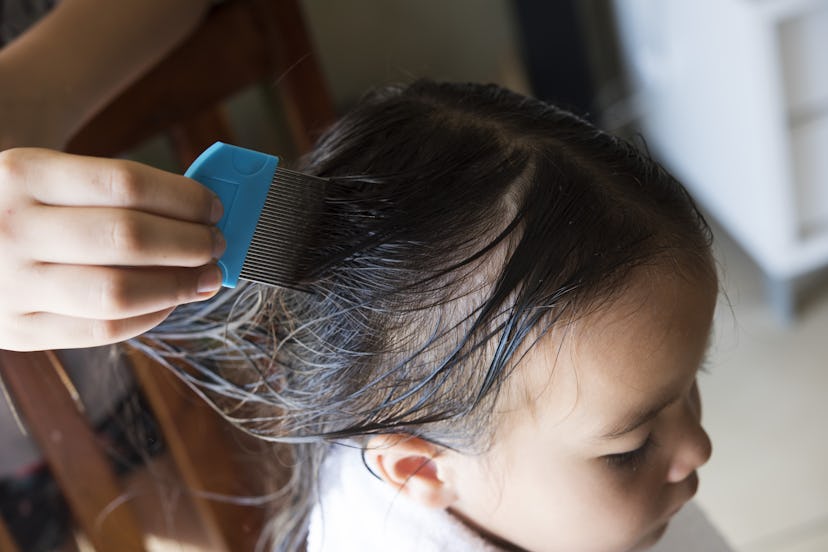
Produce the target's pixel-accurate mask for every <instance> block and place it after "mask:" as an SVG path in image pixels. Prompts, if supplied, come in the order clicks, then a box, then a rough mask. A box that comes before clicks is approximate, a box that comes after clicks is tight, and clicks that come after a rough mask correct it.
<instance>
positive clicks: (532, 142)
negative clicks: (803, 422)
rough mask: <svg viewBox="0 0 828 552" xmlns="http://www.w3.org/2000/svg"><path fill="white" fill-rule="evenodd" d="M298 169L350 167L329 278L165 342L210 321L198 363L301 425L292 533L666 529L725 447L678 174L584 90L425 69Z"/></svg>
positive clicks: (469, 535)
mask: <svg viewBox="0 0 828 552" xmlns="http://www.w3.org/2000/svg"><path fill="white" fill-rule="evenodd" d="M305 170H306V172H309V173H313V174H316V175H319V176H323V177H326V178H329V179H331V181H332V182H334V183H335V184H338V185H341V186H335V187H332V190H337V191H331V192H330V193H329V194H328V196H327V198H326V200H327V201H326V211H327V214H326V217H325V218H324V220H323V223H322V224H323V225H322V227H321V232H322V233H323V234H324V235H325V236H327V241H325V242H324V244H323V245H322V246H320V247H319V248H318V249H316V250H314V251H309V252H308V255H312V256H313V257H314V259H317V260H318V262H316V263H315V264H316V266H317V269H316V270H315V271H314V272H313V273H312V274H309V275H308V276H307V278H306V279H305V281H304V282H303V284H304V285H305V286H307V287H308V288H310V290H311V293H305V292H301V291H291V290H274V289H264V288H260V287H258V286H247V287H244V288H242V289H239V290H237V291H236V292H234V293H233V294H231V295H224V296H223V299H222V298H221V297H222V296H220V298H219V300H218V301H217V302H215V303H213V304H212V305H210V306H207V307H205V306H204V305H197V304H194V305H192V306H191V307H195V308H199V309H203V311H202V312H199V313H197V315H195V316H194V315H193V313H192V312H191V311H188V310H187V309H183V310H181V311H178V312H177V313H175V314H174V315H173V317H172V318H171V319H170V320H169V321H168V322H167V323H166V326H162V327H161V328H159V329H158V330H157V331H156V332H155V334H154V335H153V336H152V337H151V340H150V342H151V343H152V344H153V346H154V347H156V348H157V350H158V351H160V352H157V353H155V354H156V355H157V356H163V355H170V354H172V355H175V354H178V353H180V351H181V346H180V345H176V344H174V343H173V342H174V340H175V339H180V338H182V337H188V336H189V337H202V338H204V337H211V336H212V337H214V338H215V339H214V340H213V341H212V343H213V345H209V343H210V340H205V339H201V340H198V341H196V342H197V343H199V344H200V345H201V346H205V344H208V345H207V346H206V347H205V348H203V349H199V350H195V349H194V348H193V346H192V343H193V342H194V341H190V347H191V348H190V349H189V350H188V354H189V360H190V362H191V363H192V364H193V366H194V367H195V368H196V369H197V370H200V372H199V373H201V374H202V377H201V379H198V378H196V377H195V376H194V375H193V372H189V373H188V374H185V377H188V378H189V379H190V381H191V382H192V383H193V384H194V385H197V386H199V388H200V389H202V390H208V391H210V392H213V391H217V390H218V391H219V392H221V393H223V394H224V395H225V396H226V397H229V398H233V399H238V400H239V401H240V405H241V406H244V405H247V406H249V405H255V406H256V408H257V414H256V415H252V414H250V415H247V414H245V415H242V414H241V412H242V411H241V410H238V409H236V410H233V412H232V415H233V416H234V419H235V421H236V422H237V423H239V424H240V425H243V426H245V427H247V428H248V429H249V430H250V431H252V432H254V433H256V434H259V435H262V436H265V437H266V438H271V439H274V440H283V441H287V442H289V443H292V444H291V450H292V454H293V458H294V461H295V467H294V473H293V479H292V480H291V483H290V485H289V487H288V489H287V490H286V492H288V493H290V502H289V505H288V506H286V507H283V508H281V510H280V512H279V513H278V514H277V516H276V517H275V519H274V522H273V527H272V533H273V536H274V541H275V546H276V549H277V550H296V549H299V548H300V547H301V545H302V544H304V542H303V541H304V539H305V535H306V534H307V532H308V531H309V534H307V544H308V549H309V550H310V551H312V552H318V551H351V550H359V551H363V552H372V551H380V550H381V551H390V550H393V551H400V550H405V551H408V550H411V551H414V550H417V551H428V550H448V551H463V550H528V551H532V552H547V551H548V552H552V551H565V552H577V551H596V552H597V551H602V552H609V551H631V550H643V549H645V548H648V547H649V546H651V545H652V544H653V543H655V542H656V541H657V540H658V539H659V537H660V536H661V535H662V534H663V533H664V531H665V528H666V527H667V524H668V523H669V521H670V518H671V517H672V516H673V515H674V514H676V512H678V510H679V509H680V508H681V507H682V506H683V505H684V504H685V503H686V502H687V501H688V500H689V499H690V498H691V497H692V496H693V495H694V493H695V492H696V487H697V484H698V478H697V475H696V470H697V468H699V467H700V466H701V465H703V464H704V463H705V462H706V461H707V459H708V458H709V456H710V451H711V447H710V441H709V439H708V437H707V434H706V433H705V432H704V430H703V429H702V427H701V425H700V416H701V413H700V403H699V393H698V388H697V386H696V373H697V371H698V370H699V368H700V366H701V365H702V362H703V357H704V353H705V349H706V347H707V341H708V335H709V332H710V328H711V320H712V316H713V310H714V305H715V302H716V293H717V278H716V273H715V269H714V266H713V261H712V259H711V253H710V240H711V238H710V233H709V230H708V228H707V226H706V224H705V222H704V220H703V218H702V216H701V215H700V214H699V212H698V211H697V210H696V208H695V206H694V205H693V202H692V201H691V200H690V198H689V197H688V195H687V193H686V192H685V191H684V189H683V188H682V187H681V185H680V184H679V183H678V182H676V180H675V179H673V178H672V177H671V176H670V175H669V174H667V173H666V172H665V171H664V170H662V169H661V168H660V167H659V166H658V165H657V164H656V163H655V162H653V161H652V160H650V159H649V158H647V157H646V156H644V155H643V154H641V153H640V152H638V151H637V150H636V149H634V148H633V147H632V146H630V145H629V144H627V143H625V142H623V141H621V140H619V139H617V138H613V137H611V136H609V135H606V134H604V133H602V132H600V131H598V130H596V129H595V128H593V127H592V126H590V125H589V124H588V123H586V122H584V121H582V120H580V119H578V118H577V117H575V116H573V115H571V114H569V113H566V112H564V111H561V110H559V109H556V108H554V107H551V106H548V105H545V104H543V103H541V102H539V101H536V100H533V99H530V98H525V97H522V96H519V95H517V94H514V93H511V92H508V91H506V90H503V89H500V88H498V87H495V86H481V85H472V84H440V83H433V82H428V81H420V82H416V83H414V84H412V85H410V86H407V87H403V88H388V89H385V90H381V91H378V92H375V93H373V94H372V95H370V96H368V97H367V98H366V99H365V100H364V101H363V102H362V103H361V104H360V105H358V106H357V107H356V109H354V110H353V111H352V112H350V113H349V114H348V115H346V116H345V117H343V118H342V119H341V120H340V121H339V122H338V123H337V124H336V125H334V126H333V128H331V129H330V130H329V131H328V132H327V134H326V135H325V136H324V137H323V138H322V139H321V141H320V142H319V143H318V145H317V146H316V148H315V150H314V151H313V152H312V153H311V154H310V156H309V157H308V159H307V160H306V166H305ZM233 297H235V299H236V302H235V303H234V302H233V301H231V300H229V299H228V298H233ZM228 312H229V313H230V321H229V322H228V323H226V324H225V322H226V320H225V317H227V316H228ZM252 313H255V314H256V317H252ZM196 320H201V322H200V323H198V324H197V325H196V326H197V327H195V328H193V327H192V324H193V323H194V321H196ZM188 326H189V328H190V329H189V330H188V331H189V334H187V333H186V332H183V330H184V329H185V328H187V327H188ZM182 332H183V333H182ZM220 349H221V350H220ZM210 359H213V360H215V359H222V360H221V362H212V364H211V362H210ZM245 363H248V364H245ZM216 364H218V365H219V366H218V367H216V366H215V365H216ZM254 370H257V371H258V373H260V375H261V377H257V378H253V377H252V374H254V373H256V372H254ZM242 403H243V404H242ZM226 411H227V412H229V410H226Z"/></svg>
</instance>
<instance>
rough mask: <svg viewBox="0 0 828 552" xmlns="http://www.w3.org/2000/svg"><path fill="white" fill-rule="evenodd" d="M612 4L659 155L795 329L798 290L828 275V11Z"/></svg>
mask: <svg viewBox="0 0 828 552" xmlns="http://www.w3.org/2000/svg"><path fill="white" fill-rule="evenodd" d="M614 6H615V11H616V15H617V21H618V28H619V31H620V32H619V34H620V37H621V43H622V50H623V53H624V56H625V58H626V61H627V69H628V75H629V77H630V81H631V84H632V86H633V97H634V98H635V100H636V102H635V103H636V105H637V106H639V113H640V121H641V126H642V129H643V133H644V135H645V137H646V138H647V140H648V143H649V145H650V146H651V147H652V149H653V151H654V152H655V153H656V154H657V155H658V156H659V157H660V158H661V159H662V160H663V161H665V162H666V164H667V165H668V166H669V167H670V168H671V169H672V170H673V171H674V172H675V173H676V174H677V176H678V177H679V178H681V179H682V180H683V181H684V183H685V184H686V185H687V186H688V188H689V189H690V191H691V192H692V193H693V195H694V196H695V197H696V198H697V199H698V200H699V201H700V203H701V204H702V205H703V206H704V207H705V208H706V209H708V210H709V211H710V213H711V214H712V215H713V216H714V217H715V218H716V220H717V221H718V222H719V223H720V224H722V226H724V228H725V229H726V230H727V231H728V232H729V233H730V234H731V235H732V236H733V237H734V238H735V239H736V241H737V242H738V243H739V244H740V245H741V246H742V247H743V248H744V249H745V250H746V251H747V252H748V253H749V254H750V255H751V256H752V257H753V259H754V260H755V261H756V262H757V264H758V265H759V266H760V267H761V269H762V270H763V272H764V273H765V275H766V277H767V281H768V299H769V301H770V303H771V305H772V306H773V307H774V309H775V311H776V312H777V313H778V315H779V318H780V319H782V320H788V319H790V318H791V317H792V316H793V314H794V309H795V303H796V297H795V293H794V292H795V291H796V285H795V284H797V282H798V281H801V280H802V277H803V276H804V275H807V274H810V273H813V272H815V271H817V270H820V269H822V268H824V267H826V266H828V156H826V154H825V152H826V151H828V64H826V61H825V51H826V48H828V1H826V0H767V1H763V2H757V1H755V0H699V1H694V2H685V1H682V0H643V1H637V2H626V1H625V0H616V1H615V2H614Z"/></svg>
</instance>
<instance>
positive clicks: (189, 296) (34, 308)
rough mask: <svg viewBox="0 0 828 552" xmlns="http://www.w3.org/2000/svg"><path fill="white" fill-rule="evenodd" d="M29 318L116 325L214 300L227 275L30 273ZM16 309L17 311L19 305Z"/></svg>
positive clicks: (100, 270) (87, 269)
mask: <svg viewBox="0 0 828 552" xmlns="http://www.w3.org/2000/svg"><path fill="white" fill-rule="evenodd" d="M27 272H28V274H27V276H28V278H27V280H28V285H29V286H31V288H32V289H37V290H38V293H36V294H29V295H30V296H28V297H26V298H25V300H26V303H25V304H23V305H19V308H25V310H26V312H38V311H42V312H50V313H53V314H60V315H64V316H73V317H80V318H93V319H102V320H116V319H123V318H132V317H136V316H141V315H145V314H149V313H153V312H159V311H161V310H164V309H167V308H170V307H174V306H176V305H180V304H182V303H189V302H191V301H199V300H204V299H208V298H210V297H212V296H213V295H215V293H216V292H217V291H218V290H219V289H220V287H221V269H219V268H218V267H217V266H216V265H213V264H211V265H207V266H204V267H199V268H132V269H129V268H115V267H102V266H81V265H61V264H42V265H36V266H34V267H32V269H31V270H29V271H27ZM15 306H16V305H15Z"/></svg>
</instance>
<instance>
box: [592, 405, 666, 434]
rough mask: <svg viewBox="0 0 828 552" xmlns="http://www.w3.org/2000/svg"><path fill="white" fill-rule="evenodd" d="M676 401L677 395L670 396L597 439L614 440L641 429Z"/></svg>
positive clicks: (637, 413)
mask: <svg viewBox="0 0 828 552" xmlns="http://www.w3.org/2000/svg"><path fill="white" fill-rule="evenodd" d="M678 399H679V395H671V396H670V397H668V398H666V399H664V400H661V401H659V402H658V403H656V405H655V406H652V407H650V408H647V409H643V410H639V411H638V412H636V413H635V414H633V415H632V416H631V417H629V418H628V419H626V420H624V421H621V422H619V423H617V424H615V425H613V426H611V427H610V428H609V429H607V430H606V432H605V433H603V434H602V435H601V436H600V437H599V439H602V440H604V439H615V438H616V437H620V436H621V435H624V434H626V433H629V432H630V431H633V430H634V429H637V428H639V427H641V426H642V425H644V424H646V423H647V422H649V421H650V420H652V419H653V418H655V417H656V416H657V415H658V413H659V412H661V411H662V410H664V409H665V408H667V407H668V406H670V405H671V404H673V403H674V402H676V401H677V400H678Z"/></svg>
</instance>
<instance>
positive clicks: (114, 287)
mask: <svg viewBox="0 0 828 552" xmlns="http://www.w3.org/2000/svg"><path fill="white" fill-rule="evenodd" d="M96 300H97V303H98V307H99V308H100V309H101V312H102V313H105V314H107V315H113V314H120V313H121V312H123V311H124V310H126V309H127V308H128V307H129V304H130V293H129V282H128V281H127V278H126V277H125V276H124V275H123V274H122V273H120V272H111V273H109V274H106V275H105V276H103V278H102V279H101V282H100V285H99V287H98V293H97V298H96Z"/></svg>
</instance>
